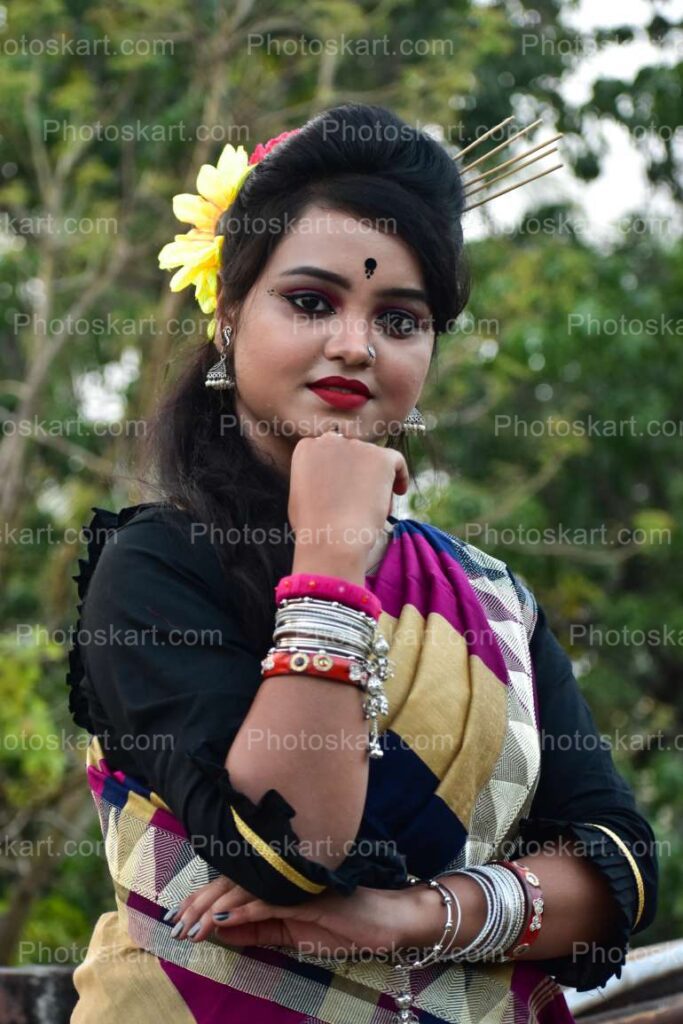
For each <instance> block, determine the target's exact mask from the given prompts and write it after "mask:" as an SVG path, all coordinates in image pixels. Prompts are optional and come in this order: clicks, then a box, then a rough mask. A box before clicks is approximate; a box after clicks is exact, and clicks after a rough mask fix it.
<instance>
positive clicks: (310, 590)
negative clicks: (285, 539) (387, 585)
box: [275, 572, 382, 620]
mask: <svg viewBox="0 0 683 1024" xmlns="http://www.w3.org/2000/svg"><path fill="white" fill-rule="evenodd" d="M290 597H319V598H321V600H327V601H339V603H340V604H345V605H347V606H348V607H349V608H357V609H358V611H361V612H366V614H368V615H371V616H372V618H373V619H375V620H377V619H379V617H380V614H381V612H382V603H381V601H380V599H379V598H378V597H377V596H376V595H375V594H373V593H372V591H371V590H368V588H367V587H360V586H358V584H357V583H351V582H350V580H345V579H342V578H341V577H340V576H323V575H320V574H318V573H308V572H298V573H292V574H291V575H290V576H283V577H282V579H281V580H280V581H279V583H278V584H277V586H276V587H275V601H276V603H277V604H279V603H280V601H282V600H283V599H284V598H290Z"/></svg>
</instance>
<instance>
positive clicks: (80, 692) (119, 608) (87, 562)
mask: <svg viewBox="0 0 683 1024" xmlns="http://www.w3.org/2000/svg"><path fill="white" fill-rule="evenodd" d="M92 512H93V513H94V514H93V516H92V518H91V519H90V521H89V523H87V525H85V526H83V527H82V530H81V536H82V538H83V540H84V541H85V543H86V556H85V558H79V560H78V568H79V571H78V573H77V574H76V575H75V576H73V577H72V579H73V580H74V581H75V583H76V588H77V605H76V612H77V621H76V625H75V632H74V639H73V641H72V644H71V646H70V648H69V651H68V669H67V674H66V682H67V686H68V688H69V710H70V711H71V714H72V717H73V720H74V721H75V722H76V724H78V725H80V726H82V727H83V728H86V729H88V730H89V731H90V732H93V731H94V730H93V728H92V722H91V719H90V714H89V707H88V702H87V696H86V693H85V692H84V687H83V680H84V676H85V664H84V653H85V652H84V649H83V643H84V640H83V637H84V636H85V637H87V636H88V631H89V629H90V627H93V628H94V627H95V626H98V625H102V624H106V625H109V624H115V623H117V622H118V623H122V622H126V623H128V622H130V623H135V622H139V621H142V620H144V619H147V618H150V617H152V616H154V615H158V616H160V617H161V618H162V619H163V620H164V621H166V620H170V619H176V618H177V619H178V620H180V619H182V617H183V616H184V617H189V618H194V617H196V618H197V619H203V620H206V619H208V618H214V619H220V622H221V623H222V624H223V623H226V624H228V625H231V626H232V623H233V622H235V613H234V600H235V595H234V594H232V589H230V590H229V589H228V586H227V583H226V580H225V576H224V573H223V571H222V569H221V565H220V562H219V560H218V555H217V552H216V550H215V548H214V546H213V544H212V543H211V540H210V536H209V531H208V530H207V529H206V528H205V527H204V525H203V524H201V523H197V522H194V521H193V519H192V517H191V516H190V515H189V513H187V512H185V511H183V510H181V509H179V508H177V507H176V506H173V505H169V504H166V503H161V502H158V503H152V502H149V503H145V504H138V505H131V506H127V507H125V508H122V509H120V510H118V511H112V510H110V509H104V508H96V507H95V508H93V509H92Z"/></svg>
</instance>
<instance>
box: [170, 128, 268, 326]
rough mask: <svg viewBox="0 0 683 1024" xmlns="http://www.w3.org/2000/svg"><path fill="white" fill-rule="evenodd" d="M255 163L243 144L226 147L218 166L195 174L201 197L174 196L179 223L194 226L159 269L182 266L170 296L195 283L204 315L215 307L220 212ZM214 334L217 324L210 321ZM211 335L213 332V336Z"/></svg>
mask: <svg viewBox="0 0 683 1024" xmlns="http://www.w3.org/2000/svg"><path fill="white" fill-rule="evenodd" d="M253 167H254V164H250V163H249V157H248V156H247V153H246V151H245V149H244V147H243V146H238V147H237V149H235V148H234V147H233V146H232V145H231V144H230V143H228V144H227V146H225V148H224V149H223V152H222V153H221V155H220V157H219V159H218V163H217V165H216V166H215V167H213V166H212V165H211V164H203V165H202V166H201V167H200V168H199V174H198V175H197V190H198V192H199V195H191V194H190V193H187V192H185V193H181V194H180V195H177V196H174V197H173V212H174V214H175V215H176V217H177V218H178V220H180V221H183V223H185V224H192V225H193V227H192V228H191V229H190V230H189V231H187V232H186V233H185V234H184V235H176V236H175V239H174V241H173V242H168V243H167V244H166V245H165V246H164V247H163V249H161V251H160V252H159V267H160V268H161V270H170V269H172V268H173V267H179V269H178V270H176V272H175V274H174V275H173V277H172V278H171V280H170V282H169V287H170V289H171V291H172V292H179V291H182V289H183V288H187V286H188V285H190V284H193V285H194V288H195V298H196V300H197V302H198V303H199V306H200V308H201V310H202V312H203V313H213V312H214V311H215V309H216V301H217V285H218V269H219V266H220V259H221V247H222V245H223V236H222V235H216V228H217V226H218V221H219V218H220V216H221V214H222V213H224V212H225V211H226V210H227V209H228V207H229V206H230V205H231V204H232V202H233V200H234V199H235V196H236V195H237V193H238V192H239V189H240V187H241V185H242V183H243V182H244V179H245V178H246V176H247V174H248V173H249V171H251V170H252V169H253ZM211 326H212V327H213V329H214V330H215V321H213V322H212V325H211ZM212 333H213V332H212V331H211V328H210V335H211V334H212Z"/></svg>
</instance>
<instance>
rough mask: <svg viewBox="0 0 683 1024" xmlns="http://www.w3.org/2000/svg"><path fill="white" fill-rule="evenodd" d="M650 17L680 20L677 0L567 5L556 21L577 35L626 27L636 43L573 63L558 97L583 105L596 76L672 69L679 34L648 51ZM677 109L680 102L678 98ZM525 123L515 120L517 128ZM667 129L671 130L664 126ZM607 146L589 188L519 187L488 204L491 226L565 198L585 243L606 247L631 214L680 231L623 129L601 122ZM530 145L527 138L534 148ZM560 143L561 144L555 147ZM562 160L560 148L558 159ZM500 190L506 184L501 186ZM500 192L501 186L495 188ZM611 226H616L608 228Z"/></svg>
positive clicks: (681, 1)
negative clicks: (576, 212)
mask: <svg viewBox="0 0 683 1024" xmlns="http://www.w3.org/2000/svg"><path fill="white" fill-rule="evenodd" d="M656 13H661V14H662V15H663V16H665V17H666V18H667V19H668V20H672V21H674V20H678V19H683V0H668V2H654V3H653V2H650V3H646V2H645V0H619V3H606V2H604V0H603V2H601V3H596V2H595V0H581V3H580V4H579V5H578V7H577V8H576V9H573V8H572V7H570V6H569V5H567V6H566V9H565V13H564V14H563V19H564V22H565V24H566V25H567V26H568V27H570V28H575V29H577V30H578V31H580V32H590V31H591V30H595V29H606V28H614V27H617V26H622V25H629V26H632V27H633V28H635V29H636V38H635V39H634V41H633V42H632V43H624V44H620V45H617V44H615V45H613V46H609V47H607V48H605V49H604V50H603V51H601V52H600V53H596V54H592V53H591V54H588V55H585V56H584V57H583V59H582V60H580V61H579V62H578V65H577V67H576V69H575V70H574V71H572V72H571V73H570V74H569V75H567V76H566V80H565V81H564V82H563V84H562V87H561V90H560V91H561V92H562V94H563V96H564V97H565V98H566V99H567V101H568V102H570V103H584V102H586V101H588V100H589V99H590V95H591V87H592V83H593V82H594V81H595V80H596V79H597V78H600V77H617V78H621V79H626V80H632V79H633V78H634V77H635V75H636V74H637V73H638V70H639V69H640V68H641V67H643V66H644V65H646V64H653V63H660V64H661V63H666V64H674V63H676V62H677V61H679V60H680V59H681V55H682V54H683V33H681V35H680V38H679V39H678V40H676V42H675V44H674V45H670V46H668V47H660V46H655V45H654V44H652V43H651V42H650V40H649V39H648V38H647V35H646V33H645V30H644V26H645V25H647V24H648V23H649V22H650V21H651V20H652V18H653V16H654V15H655V14H656ZM682 105H683V100H682ZM524 123H526V122H524V121H520V125H519V126H520V127H521V126H522V125H523V124H524ZM670 127H671V128H672V130H673V131H675V129H676V128H677V126H675V125H674V126H670ZM600 130H601V132H602V134H603V136H604V138H605V140H606V142H607V151H606V155H605V158H604V159H603V162H602V168H601V174H600V176H599V177H598V178H597V179H596V180H595V181H593V182H590V183H588V184H587V183H585V182H578V181H575V180H573V179H572V178H571V176H570V175H568V174H564V173H563V171H562V170H559V171H555V172H553V174H549V175H547V177H546V178H544V179H541V180H540V181H536V182H534V183H533V184H530V185H527V186H525V188H523V189H520V190H518V191H516V192H512V193H510V194H509V195H507V196H500V197H499V198H498V199H496V200H494V201H493V202H491V204H490V205H489V207H488V213H489V214H490V216H491V218H492V219H493V221H494V223H495V224H496V225H497V227H498V228H502V229H505V228H506V227H511V226H512V225H514V224H515V223H516V222H517V221H518V219H519V217H520V214H521V213H522V212H523V210H524V209H525V208H526V207H527V206H536V205H538V204H539V203H541V202H544V201H553V200H556V199H558V198H566V197H569V198H571V199H573V200H574V201H575V202H576V203H578V204H579V206H581V207H582V208H583V221H582V226H584V227H585V234H586V237H588V238H590V239H592V240H594V241H597V242H600V241H605V242H608V241H609V240H610V239H613V238H614V237H615V232H616V231H618V222H619V220H620V218H623V217H626V216H627V215H628V214H629V212H630V211H632V210H636V209H637V210H645V209H649V212H650V215H651V216H653V217H657V218H660V217H662V218H670V219H671V226H672V230H673V229H674V227H676V228H677V230H680V228H681V225H680V221H679V216H680V215H679V212H678V211H677V210H676V209H675V208H674V207H673V205H672V204H671V202H670V200H669V199H668V196H666V194H664V193H661V194H658V195H656V194H654V192H653V189H652V186H651V185H650V184H649V182H648V181H647V179H646V176H645V173H644V162H643V158H642V156H641V155H640V153H639V152H638V149H637V148H636V146H635V145H634V144H633V142H632V141H631V139H630V138H629V135H628V133H627V131H626V130H625V129H624V128H622V127H621V126H618V125H612V124H609V123H603V124H602V125H601V128H600ZM554 134H556V132H555V131H554V130H553V126H552V125H551V124H549V125H548V128H547V130H546V131H545V132H543V133H542V134H541V135H539V136H538V141H543V139H544V138H550V137H551V136H552V135H554ZM676 137H677V138H680V139H681V150H682V151H683V128H678V131H677V132H676ZM535 142H536V139H534V144H535ZM562 142H563V140H560V147H561V146H562ZM559 155H560V156H561V150H560V154H559ZM557 156H558V154H553V155H552V156H551V157H547V158H546V159H545V160H542V161H539V163H538V164H537V165H536V166H535V167H534V168H530V169H529V170H528V171H527V172H526V174H525V173H524V172H520V175H519V178H517V179H516V178H512V179H510V180H511V181H512V182H514V181H515V180H524V177H525V176H527V175H531V174H534V173H536V171H537V169H538V170H540V169H542V168H544V167H550V166H552V163H553V162H556V158H557ZM505 184H508V182H506V183H505ZM501 187H503V186H501ZM615 222H617V227H615ZM489 230H490V229H489V228H488V227H487V225H486V223H485V221H484V220H483V218H482V217H480V216H479V215H478V214H477V213H476V211H473V213H472V214H471V215H470V220H469V221H468V222H467V228H466V237H468V238H469V239H472V240H474V239H476V238H478V237H481V236H482V235H485V234H487V233H489Z"/></svg>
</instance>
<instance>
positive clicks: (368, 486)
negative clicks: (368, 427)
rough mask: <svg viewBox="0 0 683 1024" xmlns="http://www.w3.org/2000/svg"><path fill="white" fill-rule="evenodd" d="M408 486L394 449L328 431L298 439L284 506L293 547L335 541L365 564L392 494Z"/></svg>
mask: <svg viewBox="0 0 683 1024" xmlns="http://www.w3.org/2000/svg"><path fill="white" fill-rule="evenodd" d="M408 485H409V477H408V467H407V464H406V461H405V459H404V457H403V455H402V454H401V453H400V452H398V451H394V450H393V449H391V448H389V449H387V448H382V447H380V446H378V445H375V444H372V443H370V442H369V441H361V440H360V439H358V438H353V437H352V438H347V437H344V436H343V435H340V434H336V433H334V432H333V431H326V432H325V433H324V434H321V435H320V436H319V437H303V438H301V440H300V441H299V442H298V443H297V445H296V447H295V449H294V452H293V454H292V462H291V470H290V485H289V507H288V516H289V521H290V523H291V525H292V528H293V529H294V531H295V533H296V543H297V550H300V545H301V544H303V545H304V547H308V545H309V544H310V545H311V546H312V548H315V547H316V546H317V547H318V548H320V547H322V548H323V549H325V548H326V547H327V546H328V545H329V544H333V545H340V554H341V553H344V554H357V555H358V556H359V558H360V559H362V560H363V564H365V558H366V557H367V554H368V553H369V552H370V551H371V550H372V548H373V547H374V545H375V543H376V541H377V536H378V534H379V533H380V532H381V530H382V529H383V527H384V522H385V520H386V518H387V515H388V511H389V512H390V511H391V498H392V494H393V493H394V492H396V493H397V494H405V493H406V491H407V490H408ZM387 510H388V511H387Z"/></svg>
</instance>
